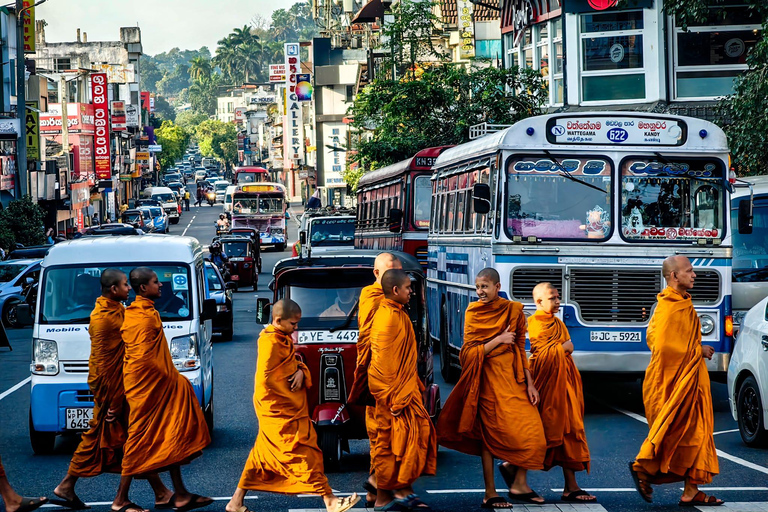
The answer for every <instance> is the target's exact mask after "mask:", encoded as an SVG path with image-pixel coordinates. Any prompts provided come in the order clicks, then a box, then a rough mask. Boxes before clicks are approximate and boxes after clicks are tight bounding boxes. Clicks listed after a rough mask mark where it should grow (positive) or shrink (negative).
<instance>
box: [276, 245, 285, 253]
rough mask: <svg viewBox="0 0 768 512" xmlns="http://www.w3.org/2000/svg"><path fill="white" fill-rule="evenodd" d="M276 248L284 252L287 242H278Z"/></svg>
mask: <svg viewBox="0 0 768 512" xmlns="http://www.w3.org/2000/svg"><path fill="white" fill-rule="evenodd" d="M275 250H276V251H277V252H283V251H284V250H285V244H277V245H276V246H275Z"/></svg>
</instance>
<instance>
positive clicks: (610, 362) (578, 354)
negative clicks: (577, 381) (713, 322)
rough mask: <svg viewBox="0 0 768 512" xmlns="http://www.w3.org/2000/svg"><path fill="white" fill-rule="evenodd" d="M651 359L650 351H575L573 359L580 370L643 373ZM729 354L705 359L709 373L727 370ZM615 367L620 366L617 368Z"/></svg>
mask: <svg viewBox="0 0 768 512" xmlns="http://www.w3.org/2000/svg"><path fill="white" fill-rule="evenodd" d="M650 360H651V353H650V352H586V351H579V350H577V351H575V352H574V353H573V361H574V362H575V363H576V367H577V368H578V369H579V371H580V372H610V373H644V372H645V369H646V368H648V363H649V362H650ZM730 362H731V354H728V353H724V352H716V353H715V354H714V355H713V356H712V359H711V360H709V361H706V363H707V369H708V370H709V371H710V372H711V373H723V374H725V372H727V371H728V364H729V363H730ZM617 368H620V369H619V370H617Z"/></svg>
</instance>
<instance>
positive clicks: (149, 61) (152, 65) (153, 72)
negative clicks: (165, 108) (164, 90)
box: [139, 55, 165, 93]
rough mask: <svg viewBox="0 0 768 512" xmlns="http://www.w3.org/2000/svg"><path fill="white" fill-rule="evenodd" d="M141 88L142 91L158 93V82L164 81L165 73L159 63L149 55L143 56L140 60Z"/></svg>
mask: <svg viewBox="0 0 768 512" xmlns="http://www.w3.org/2000/svg"><path fill="white" fill-rule="evenodd" d="M140 67H141V73H140V85H139V86H140V87H141V90H142V91H149V92H152V93H155V92H157V82H159V81H160V80H162V79H163V76H164V75H165V72H164V71H163V70H162V69H160V66H158V64H157V61H155V60H154V59H153V58H152V57H149V56H148V55H142V56H141V60H140Z"/></svg>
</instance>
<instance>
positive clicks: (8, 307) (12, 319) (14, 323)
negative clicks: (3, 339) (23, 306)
mask: <svg viewBox="0 0 768 512" xmlns="http://www.w3.org/2000/svg"><path fill="white" fill-rule="evenodd" d="M18 305H19V301H18V300H16V299H10V300H8V301H6V303H5V304H4V305H3V324H4V325H5V326H6V327H9V328H12V329H15V328H16V327H18V326H19V325H18V324H19V317H18V316H17V315H16V306H18Z"/></svg>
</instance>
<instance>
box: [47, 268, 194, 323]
mask: <svg viewBox="0 0 768 512" xmlns="http://www.w3.org/2000/svg"><path fill="white" fill-rule="evenodd" d="M139 265H140V263H138V262H137V263H135V264H133V265H130V266H126V265H120V264H117V265H88V266H84V265H83V266H67V267H52V268H48V269H46V270H45V273H44V274H43V280H42V299H41V300H42V305H41V308H40V311H41V313H40V320H39V322H40V323H41V324H88V323H89V321H90V315H91V311H92V310H93V307H94V305H95V303H96V299H97V298H99V296H100V295H101V284H100V281H99V280H100V279H101V273H102V272H103V271H104V270H105V269H107V268H117V269H119V270H122V271H123V272H125V273H126V274H128V273H129V272H130V271H131V270H132V269H134V268H136V267H137V266H139ZM148 266H149V267H150V268H151V269H152V270H154V271H155V272H156V273H157V277H158V279H159V280H160V284H161V288H160V292H161V295H160V298H159V299H157V300H156V301H155V308H156V309H157V310H158V311H159V312H160V318H161V319H162V320H163V321H166V320H189V319H191V318H192V315H191V313H192V302H191V297H190V294H191V287H190V285H189V280H190V273H189V267H188V266H187V265H174V264H158V265H148ZM135 298H136V295H135V294H134V291H133V290H131V293H130V295H129V297H128V300H127V301H126V305H128V304H130V303H132V302H133V300H134V299H135Z"/></svg>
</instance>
